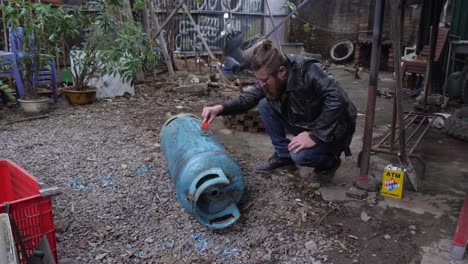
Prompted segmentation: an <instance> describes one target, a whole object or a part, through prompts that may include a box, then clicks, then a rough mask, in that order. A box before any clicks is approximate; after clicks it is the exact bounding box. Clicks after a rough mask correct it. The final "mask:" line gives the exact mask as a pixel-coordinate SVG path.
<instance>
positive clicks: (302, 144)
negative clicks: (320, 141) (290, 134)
mask: <svg viewBox="0 0 468 264" xmlns="http://www.w3.org/2000/svg"><path fill="white" fill-rule="evenodd" d="M316 144H317V143H315V141H313V140H312V139H311V138H310V136H309V132H306V131H305V132H302V133H300V134H299V135H297V136H295V137H294V138H293V139H292V140H291V142H290V143H289V145H288V150H289V151H292V150H294V153H298V152H299V151H301V150H302V149H305V148H312V147H313V146H315V145H316Z"/></svg>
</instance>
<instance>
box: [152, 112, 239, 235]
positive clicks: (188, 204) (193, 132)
mask: <svg viewBox="0 0 468 264" xmlns="http://www.w3.org/2000/svg"><path fill="white" fill-rule="evenodd" d="M161 147H162V151H163V153H164V155H165V157H166V161H167V165H168V168H169V174H170V175H171V177H172V181H173V182H174V184H175V187H176V193H177V199H178V200H179V201H180V202H181V203H182V205H183V206H184V207H185V209H186V210H187V211H188V212H189V213H191V214H193V215H195V217H196V219H197V220H198V222H200V223H201V224H203V225H205V226H207V227H209V228H215V229H220V228H225V227H228V226H230V225H232V224H233V223H235V222H236V221H237V220H238V219H239V217H240V213H239V209H238V208H237V204H238V203H239V201H240V198H241V196H242V193H243V191H244V176H243V174H242V170H241V168H240V166H239V164H238V163H237V162H236V161H235V160H234V159H233V158H232V157H231V156H230V155H229V154H228V153H227V151H226V150H225V149H224V148H223V147H222V146H221V144H219V143H218V142H217V141H216V139H214V137H213V136H212V134H211V132H210V131H209V130H202V129H201V120H200V119H199V118H198V117H196V116H193V115H190V114H180V115H177V116H174V117H172V118H171V119H169V120H168V121H167V122H166V124H164V127H163V128H162V130H161Z"/></svg>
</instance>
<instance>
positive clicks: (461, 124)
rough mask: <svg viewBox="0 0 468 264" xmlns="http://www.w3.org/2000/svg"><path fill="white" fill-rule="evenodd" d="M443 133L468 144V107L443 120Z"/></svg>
mask: <svg viewBox="0 0 468 264" xmlns="http://www.w3.org/2000/svg"><path fill="white" fill-rule="evenodd" d="M445 131H446V132H447V134H449V135H450V136H452V137H455V138H457V139H460V140H462V141H467V142H468V107H464V108H461V109H460V110H458V111H456V112H455V113H454V114H453V115H451V116H449V117H448V118H447V120H445Z"/></svg>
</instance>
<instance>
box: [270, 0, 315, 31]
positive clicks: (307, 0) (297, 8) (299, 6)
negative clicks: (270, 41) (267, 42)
mask: <svg viewBox="0 0 468 264" xmlns="http://www.w3.org/2000/svg"><path fill="white" fill-rule="evenodd" d="M307 2H309V0H305V1H304V2H302V3H301V4H300V5H298V6H297V7H296V12H297V11H299V9H300V8H301V7H303V6H304V5H305V4H306V3H307ZM315 2H317V1H315ZM312 3H314V2H312ZM296 12H294V11H292V12H291V13H289V15H288V16H287V17H285V18H284V19H283V20H282V21H281V22H279V24H278V25H276V26H275V27H274V28H273V29H272V30H270V32H268V34H266V35H265V36H264V37H263V39H266V38H268V37H269V36H270V35H271V34H272V33H273V32H275V31H276V30H277V29H278V28H279V27H281V25H283V24H284V23H285V22H286V21H288V19H289V18H290V17H291V16H292V15H294V14H295V13H296Z"/></svg>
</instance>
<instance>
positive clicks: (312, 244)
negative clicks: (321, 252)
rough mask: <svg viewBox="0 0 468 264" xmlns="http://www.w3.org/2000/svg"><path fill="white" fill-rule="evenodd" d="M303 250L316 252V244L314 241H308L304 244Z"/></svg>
mask: <svg viewBox="0 0 468 264" xmlns="http://www.w3.org/2000/svg"><path fill="white" fill-rule="evenodd" d="M305 248H306V249H307V250H309V251H316V250H317V243H315V241H313V240H310V241H308V242H307V243H305Z"/></svg>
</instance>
